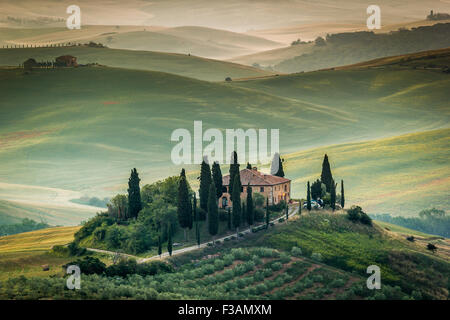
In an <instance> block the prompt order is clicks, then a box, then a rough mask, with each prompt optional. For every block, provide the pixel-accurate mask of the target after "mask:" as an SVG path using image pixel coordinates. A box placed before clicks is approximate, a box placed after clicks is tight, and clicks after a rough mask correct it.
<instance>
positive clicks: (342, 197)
mask: <svg viewBox="0 0 450 320" xmlns="http://www.w3.org/2000/svg"><path fill="white" fill-rule="evenodd" d="M344 205H345V196H344V180H341V207H342V209H344Z"/></svg>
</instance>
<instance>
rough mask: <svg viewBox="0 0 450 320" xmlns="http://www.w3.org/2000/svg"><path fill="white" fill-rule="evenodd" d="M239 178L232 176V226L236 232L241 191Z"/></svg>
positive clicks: (239, 215) (239, 222)
mask: <svg viewBox="0 0 450 320" xmlns="http://www.w3.org/2000/svg"><path fill="white" fill-rule="evenodd" d="M240 185H241V182H240V178H239V176H238V175H235V176H234V183H233V198H234V199H236V200H234V201H233V202H232V203H233V226H234V227H235V228H236V232H237V230H238V228H239V226H240V225H241V189H240Z"/></svg>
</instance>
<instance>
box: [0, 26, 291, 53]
mask: <svg viewBox="0 0 450 320" xmlns="http://www.w3.org/2000/svg"><path fill="white" fill-rule="evenodd" d="M89 41H94V42H100V43H102V44H104V45H106V46H108V47H110V48H114V49H129V50H146V51H158V52H170V53H180V54H183V55H187V54H189V53H190V54H191V55H195V56H201V57H208V58H214V59H226V58H231V57H235V56H239V55H245V54H251V53H255V52H258V51H265V50H270V49H273V48H277V47H280V46H282V44H280V43H278V42H274V41H271V40H267V39H264V38H260V37H255V36H251V35H247V34H242V33H236V32H230V31H226V30H219V29H214V28H207V27H198V26H181V27H175V28H165V27H157V26H119V27H117V26H115V25H84V26H83V28H81V29H78V30H69V29H67V28H66V27H59V28H58V27H52V28H33V29H32V28H0V45H1V46H6V45H7V46H9V47H11V46H14V45H16V46H19V45H20V46H22V45H23V44H25V45H30V46H35V45H36V46H46V45H59V44H62V43H69V42H70V43H77V44H78V43H87V42H89Z"/></svg>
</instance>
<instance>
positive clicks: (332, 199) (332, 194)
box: [330, 180, 336, 211]
mask: <svg viewBox="0 0 450 320" xmlns="http://www.w3.org/2000/svg"><path fill="white" fill-rule="evenodd" d="M330 205H331V209H333V211H334V209H336V184H335V183H334V180H331V190H330Z"/></svg>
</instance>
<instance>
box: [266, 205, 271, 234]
mask: <svg viewBox="0 0 450 320" xmlns="http://www.w3.org/2000/svg"><path fill="white" fill-rule="evenodd" d="M269 222H270V217H269V198H267V199H266V229H268V228H269Z"/></svg>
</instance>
